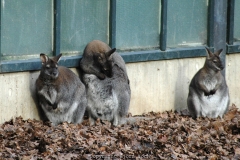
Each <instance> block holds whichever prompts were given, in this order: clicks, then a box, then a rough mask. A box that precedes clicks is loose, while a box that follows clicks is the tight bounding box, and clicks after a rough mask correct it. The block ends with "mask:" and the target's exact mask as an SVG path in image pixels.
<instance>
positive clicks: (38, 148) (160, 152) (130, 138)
mask: <svg viewBox="0 0 240 160" xmlns="http://www.w3.org/2000/svg"><path fill="white" fill-rule="evenodd" d="M183 113H184V114H183ZM138 117H141V118H138ZM128 119H137V120H135V122H132V123H131V122H127V123H126V124H123V125H121V126H118V127H114V126H112V125H111V124H110V123H109V122H107V121H100V120H98V121H97V123H96V125H94V126H89V123H88V120H87V118H85V119H84V121H83V123H82V124H78V125H75V124H69V123H67V122H64V123H62V124H60V125H58V126H52V125H51V123H49V122H46V121H40V120H31V119H28V120H23V119H22V118H21V117H17V118H15V119H12V120H10V121H7V122H5V123H3V124H1V125H0V159H24V160H25V159H210V160H216V159H236V160H237V159H240V111H239V110H238V108H237V107H236V106H235V105H234V104H233V105H232V106H231V107H230V109H229V111H228V113H226V115H225V116H224V118H223V119H220V118H215V119H210V118H197V119H196V120H194V119H192V118H191V117H190V116H189V115H187V114H186V111H183V112H176V111H175V112H173V111H165V112H162V113H160V112H158V113H154V112H150V113H148V114H144V115H141V116H131V114H129V117H128Z"/></svg>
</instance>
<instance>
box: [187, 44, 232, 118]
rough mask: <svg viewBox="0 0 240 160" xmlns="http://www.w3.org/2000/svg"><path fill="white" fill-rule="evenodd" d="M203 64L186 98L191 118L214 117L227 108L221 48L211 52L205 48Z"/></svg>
mask: <svg viewBox="0 0 240 160" xmlns="http://www.w3.org/2000/svg"><path fill="white" fill-rule="evenodd" d="M206 50H207V53H208V54H207V57H206V61H205V64H204V66H203V67H202V68H201V69H200V70H199V71H198V72H197V73H196V75H195V76H194V77H193V79H192V81H191V83H190V86H189V94H188V99H187V104H188V110H189V112H190V114H191V116H192V117H193V118H197V117H209V118H216V117H218V116H220V117H221V118H222V116H223V115H224V113H226V112H227V110H228V105H229V100H230V98H229V93H228V86H227V84H226V81H225V78H224V77H223V75H222V73H221V70H222V69H223V68H224V67H223V65H222V62H221V60H220V57H219V55H220V53H221V52H222V49H220V50H218V51H217V52H215V53H212V52H211V51H210V50H209V49H207V48H206Z"/></svg>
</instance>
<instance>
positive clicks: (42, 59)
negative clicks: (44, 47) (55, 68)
mask: <svg viewBox="0 0 240 160" xmlns="http://www.w3.org/2000/svg"><path fill="white" fill-rule="evenodd" d="M40 59H41V61H42V64H44V63H46V62H47V61H48V60H49V57H48V56H47V55H46V54H44V53H41V54H40Z"/></svg>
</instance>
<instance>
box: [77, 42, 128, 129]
mask: <svg viewBox="0 0 240 160" xmlns="http://www.w3.org/2000/svg"><path fill="white" fill-rule="evenodd" d="M115 50H116V49H115V48H114V49H111V48H110V47H109V46H108V45H107V44H106V43H104V42H102V41H98V40H94V41H92V42H90V43H89V44H88V45H87V46H86V48H85V50H84V54H83V58H82V60H81V62H80V66H81V68H82V70H83V71H84V72H85V74H84V76H83V82H84V83H85V85H86V89H87V99H88V105H87V112H88V114H89V121H90V125H93V124H94V123H95V120H96V119H98V118H99V119H101V120H108V121H110V122H111V123H112V124H113V125H115V126H116V125H119V124H122V123H124V117H125V116H126V115H127V113H128V108H129V103H130V97H131V90H130V86H129V80H128V76H127V72H126V67H125V63H124V61H123V59H122V57H121V56H120V55H118V54H117V53H116V52H115Z"/></svg>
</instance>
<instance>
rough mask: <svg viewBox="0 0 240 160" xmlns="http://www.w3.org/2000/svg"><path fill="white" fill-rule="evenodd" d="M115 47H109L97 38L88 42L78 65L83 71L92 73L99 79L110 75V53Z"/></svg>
mask: <svg viewBox="0 0 240 160" xmlns="http://www.w3.org/2000/svg"><path fill="white" fill-rule="evenodd" d="M115 51H116V48H113V49H111V48H110V47H109V46H108V45H107V44H105V43H103V42H102V41H99V40H94V41H92V42H90V43H89V44H88V45H87V46H86V47H85V49H84V52H83V57H82V60H81V62H80V67H81V68H82V70H83V71H84V72H85V73H89V74H94V75H96V76H97V77H98V78H99V79H101V80H102V79H105V78H106V76H107V77H112V57H111V54H112V53H114V52H115Z"/></svg>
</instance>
